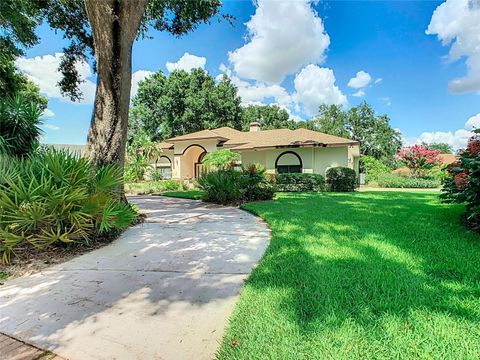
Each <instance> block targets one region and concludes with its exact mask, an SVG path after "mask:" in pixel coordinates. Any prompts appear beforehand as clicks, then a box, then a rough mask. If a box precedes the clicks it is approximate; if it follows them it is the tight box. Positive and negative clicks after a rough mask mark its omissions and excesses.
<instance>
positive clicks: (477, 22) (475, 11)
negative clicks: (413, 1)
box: [426, 0, 480, 93]
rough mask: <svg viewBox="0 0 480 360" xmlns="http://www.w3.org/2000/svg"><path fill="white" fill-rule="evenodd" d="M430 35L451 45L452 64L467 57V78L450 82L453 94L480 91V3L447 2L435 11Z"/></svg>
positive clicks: (448, 0)
mask: <svg viewBox="0 0 480 360" xmlns="http://www.w3.org/2000/svg"><path fill="white" fill-rule="evenodd" d="M426 34H428V35H437V37H438V39H439V40H440V41H441V42H442V44H443V45H444V46H450V45H451V47H450V52H449V60H450V61H456V60H459V59H461V58H462V57H465V58H466V65H467V75H466V76H464V77H461V78H457V79H454V80H452V81H450V83H449V89H450V91H452V92H455V93H462V92H470V91H480V36H479V34H480V2H479V1H478V0H447V1H445V2H444V3H442V4H441V5H439V6H438V7H437V8H436V9H435V11H434V12H433V15H432V19H431V20H430V24H429V25H428V28H427V30H426Z"/></svg>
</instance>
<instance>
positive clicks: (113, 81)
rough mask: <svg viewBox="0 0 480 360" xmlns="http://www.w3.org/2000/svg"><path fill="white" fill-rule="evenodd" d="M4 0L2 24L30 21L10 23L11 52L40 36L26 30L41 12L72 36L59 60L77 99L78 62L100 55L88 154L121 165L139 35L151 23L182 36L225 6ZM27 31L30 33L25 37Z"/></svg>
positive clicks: (204, 0) (206, 0)
mask: <svg viewBox="0 0 480 360" xmlns="http://www.w3.org/2000/svg"><path fill="white" fill-rule="evenodd" d="M5 1H6V2H7V4H8V6H6V7H5V8H3V7H2V8H0V10H2V11H1V14H2V23H1V25H3V23H4V22H5V21H4V19H3V17H4V14H5V16H8V19H9V20H8V21H6V22H5V23H7V25H8V24H15V23H18V22H16V19H17V18H18V17H19V16H21V17H22V19H24V20H25V21H24V22H22V23H21V24H26V25H25V26H22V27H18V26H17V27H16V26H10V25H8V27H7V30H9V32H7V35H6V36H5V39H6V41H5V43H7V44H9V45H11V44H13V45H12V46H11V48H12V51H11V52H13V50H15V49H16V45H15V43H16V40H17V39H20V40H21V41H23V40H22V39H25V41H23V45H24V46H31V45H33V44H34V43H35V42H36V41H38V39H36V38H33V39H31V37H30V35H31V34H30V33H29V32H28V31H26V32H25V31H24V30H25V29H26V30H29V29H34V27H35V26H36V25H37V24H38V21H37V19H38V16H40V18H46V19H47V21H48V23H49V24H50V26H52V27H53V28H54V29H59V30H61V31H62V32H63V34H64V36H65V38H67V39H70V40H71V42H70V44H69V45H68V46H67V47H66V48H64V56H63V59H62V62H61V65H60V70H61V71H62V73H63V75H64V77H63V79H62V80H61V81H60V83H59V85H60V88H61V90H62V92H63V93H64V94H66V95H69V96H70V97H71V98H72V99H79V98H81V96H82V94H81V92H80V91H79V89H78V85H79V84H80V82H81V81H82V80H81V79H80V77H79V74H78V72H77V71H76V69H75V63H76V62H77V61H79V60H88V59H89V58H91V57H93V56H94V57H95V66H94V68H95V69H96V70H97V72H98V80H97V91H96V95H95V104H94V111H93V116H92V121H91V126H90V130H89V134H88V140H87V154H88V156H89V157H90V159H91V160H92V162H93V163H94V164H97V165H101V164H104V163H110V162H114V163H117V164H118V165H120V166H123V163H124V158H125V143H126V135H127V124H128V105H129V101H130V84H131V72H132V69H131V57H132V45H133V42H134V40H135V39H136V38H137V37H142V36H145V35H146V33H147V31H148V29H151V28H153V29H156V30H159V31H166V32H168V33H170V34H172V35H174V36H181V35H183V34H185V33H188V32H189V31H191V30H193V29H195V28H196V26H197V25H198V24H200V23H205V22H208V21H209V19H210V18H211V17H212V16H214V15H216V14H217V13H218V12H219V8H220V6H221V2H220V0H102V1H97V0H84V1H82V0H31V1H28V0H15V1H13V0H5ZM0 3H1V4H2V5H4V2H0ZM17 3H18V4H21V5H22V6H17ZM17 10H18V11H17ZM39 14H40V15H39ZM226 17H227V19H228V16H226ZM28 21H30V22H28ZM30 25H31V26H30ZM4 28H5V27H4ZM24 34H27V35H28V36H26V37H23V35H24ZM33 35H35V34H34V33H33ZM2 39H3V38H2ZM2 39H0V40H2Z"/></svg>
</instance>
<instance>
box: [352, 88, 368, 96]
mask: <svg viewBox="0 0 480 360" xmlns="http://www.w3.org/2000/svg"><path fill="white" fill-rule="evenodd" d="M352 96H355V97H364V96H365V91H363V90H362V89H360V90H358V91H357V92H356V93H354V94H352Z"/></svg>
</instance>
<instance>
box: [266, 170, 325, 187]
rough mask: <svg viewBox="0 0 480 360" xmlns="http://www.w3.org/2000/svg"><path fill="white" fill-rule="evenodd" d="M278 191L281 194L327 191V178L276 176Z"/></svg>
mask: <svg viewBox="0 0 480 360" xmlns="http://www.w3.org/2000/svg"><path fill="white" fill-rule="evenodd" d="M275 182H276V190H277V191H281V192H287V191H288V192H290V191H291V192H304V191H316V192H318V191H325V190H326V186H325V178H324V177H323V176H322V175H319V174H304V173H290V174H278V175H276V176H275Z"/></svg>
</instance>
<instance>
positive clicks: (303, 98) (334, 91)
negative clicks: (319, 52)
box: [294, 64, 347, 116]
mask: <svg viewBox="0 0 480 360" xmlns="http://www.w3.org/2000/svg"><path fill="white" fill-rule="evenodd" d="M294 86H295V91H296V92H295V95H294V98H295V101H296V102H297V103H301V104H302V106H303V110H304V112H305V113H306V114H307V115H310V116H313V115H315V114H317V112H318V107H319V106H320V105H322V104H325V105H332V104H337V105H345V104H346V103H347V98H346V96H345V95H343V93H342V92H341V90H340V89H339V88H338V86H337V85H335V75H334V73H333V70H332V69H328V68H323V67H319V66H317V65H313V64H310V65H308V66H306V67H305V68H303V69H302V71H300V73H298V74H297V76H296V77H295V80H294Z"/></svg>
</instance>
